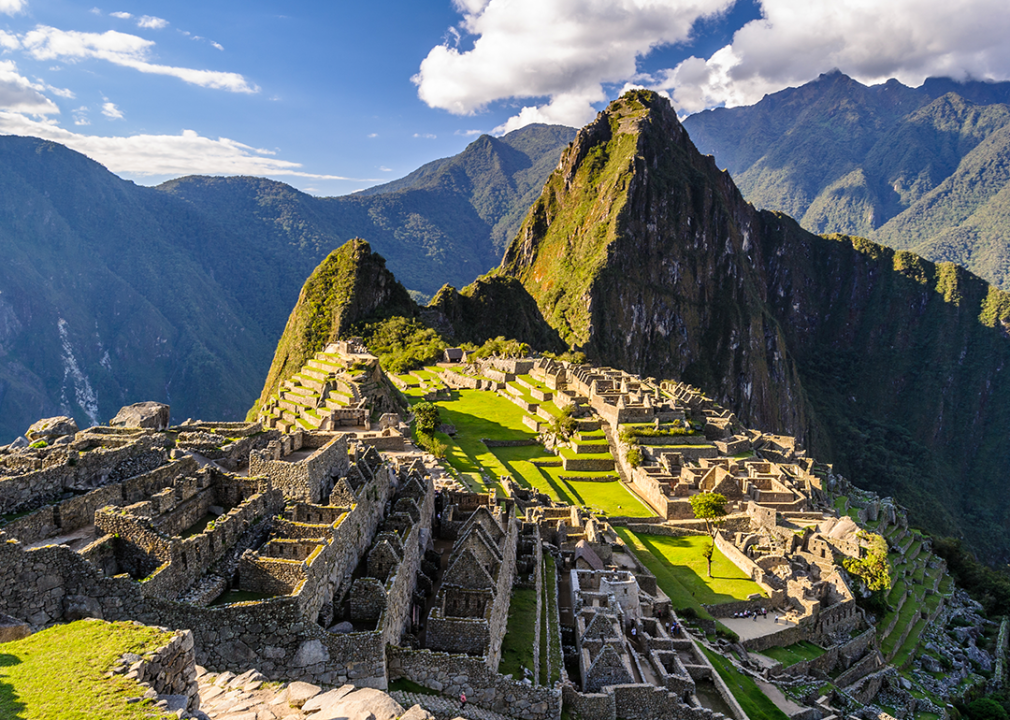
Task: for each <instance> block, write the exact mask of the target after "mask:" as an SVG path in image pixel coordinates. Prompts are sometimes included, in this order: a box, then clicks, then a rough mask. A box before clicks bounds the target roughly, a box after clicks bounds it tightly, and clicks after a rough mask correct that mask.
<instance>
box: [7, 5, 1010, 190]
mask: <svg viewBox="0 0 1010 720" xmlns="http://www.w3.org/2000/svg"><path fill="white" fill-rule="evenodd" d="M1002 2H1003V0H1000V1H999V2H996V0H962V1H961V2H960V3H959V4H958V7H957V8H956V9H955V8H952V7H950V6H953V5H954V4H953V3H944V4H940V3H931V2H923V0H892V1H891V2H889V3H886V4H885V3H866V2H863V1H862V0H834V1H833V2H821V1H820V0H806V1H805V2H796V1H795V0H740V1H739V2H733V0H444V1H443V0H424V1H423V2H417V0H414V1H413V2H406V1H396V2H394V1H392V0H390V1H387V2H371V3H355V2H345V1H342V0H341V1H336V2H334V1H327V2H323V1H318V2H290V1H289V2H271V1H268V0H253V1H250V0H243V2H232V1H231V0H216V1H215V2H201V3H195V2H190V1H189V0H177V1H176V2H172V3H165V2H161V3H155V2H143V1H139V0H126V1H124V2H117V3H115V4H112V5H104V4H100V5H95V4H93V3H78V2H72V1H71V0H0V133H3V134H32V135H39V136H43V137H49V138H51V139H54V140H56V141H59V142H63V143H65V144H67V145H69V146H71V147H73V148H75V149H77V150H80V151H81V152H85V153H86V154H88V155H89V156H91V157H93V158H95V159H96V160H99V161H100V162H102V163H103V164H105V165H106V166H108V167H110V169H112V170H113V171H114V172H116V173H117V174H119V175H121V176H123V177H126V178H129V179H132V180H135V181H137V182H141V183H145V184H153V183H156V182H160V181H162V180H165V179H167V178H169V177H175V176H178V175H183V174H190V173H202V174H255V175H265V176H268V177H273V178H276V179H278V180H282V181H284V182H288V183H290V184H292V185H294V186H295V187H298V188H300V189H303V190H306V191H308V192H312V193H315V194H320V195H338V194H344V193H348V192H352V191H354V190H356V189H359V188H363V187H367V186H369V185H374V184H376V183H378V182H384V181H388V180H392V179H394V178H396V177H401V176H402V175H404V174H406V173H408V172H410V171H411V170H413V169H415V168H416V167H418V166H419V165H421V164H423V163H425V162H428V161H430V160H433V159H435V158H438V157H444V156H447V155H451V154H454V153H457V152H459V151H460V150H462V149H463V147H465V145H466V144H467V143H468V142H469V141H470V140H472V139H473V137H474V136H475V135H476V134H478V133H480V132H497V133H501V132H505V131H507V130H509V129H513V128H516V127H520V126H522V125H523V124H525V123H527V122H559V123H563V124H568V125H575V126H577V125H582V124H584V123H585V122H587V121H588V120H590V119H591V118H592V116H593V114H594V113H595V112H596V111H597V110H599V109H600V108H602V107H603V106H604V105H605V103H606V102H607V101H608V100H609V99H612V98H614V97H616V96H617V95H618V94H620V92H621V91H622V89H624V88H625V87H629V86H634V85H638V86H645V87H651V88H654V89H656V90H659V91H661V92H665V93H667V94H668V95H669V96H670V97H671V98H672V99H673V100H674V102H675V104H676V105H677V107H678V109H679V110H680V111H681V112H682V113H686V112H693V111H697V110H700V109H703V108H705V107H712V106H717V105H723V104H726V105H739V104H749V103H752V102H756V101H757V100H759V99H760V98H761V97H762V96H763V95H764V94H765V93H767V92H774V91H776V90H779V89H782V88H784V87H788V86H790V85H798V84H801V83H803V82H806V81H808V80H811V79H813V78H815V77H816V76H817V75H818V74H819V73H821V72H824V71H827V70H830V69H833V68H836V67H837V68H839V69H841V70H843V71H844V72H847V73H848V74H850V75H852V76H853V77H856V78H857V79H859V80H861V81H863V82H867V83H872V82H880V81H883V80H885V79H887V78H888V77H892V76H894V77H898V78H899V79H900V80H902V81H903V82H906V83H907V84H911V85H916V84H918V83H919V82H921V80H922V79H923V78H925V77H926V76H928V75H953V76H957V77H965V76H968V75H970V76H973V77H982V78H993V79H1000V80H1002V79H1007V77H1008V74H1007V69H1008V68H1010V50H1008V49H1007V48H1005V47H1004V45H1005V43H1004V41H1003V38H1005V37H1007V35H1008V33H1010V19H1008V18H1010V13H1006V12H1005V8H1003V7H1001V5H1002ZM878 6H879V7H878ZM923 38H927V39H928V41H927V40H924V39H923Z"/></svg>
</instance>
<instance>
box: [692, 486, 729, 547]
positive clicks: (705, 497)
mask: <svg viewBox="0 0 1010 720" xmlns="http://www.w3.org/2000/svg"><path fill="white" fill-rule="evenodd" d="M691 509H692V510H694V516H695V517H696V518H698V519H699V520H704V521H705V530H706V531H707V532H708V534H709V535H711V536H713V537H714V536H715V520H717V519H718V518H721V517H723V516H724V515H725V514H726V496H725V495H722V494H721V493H714V492H702V493H698V494H697V495H692V496H691Z"/></svg>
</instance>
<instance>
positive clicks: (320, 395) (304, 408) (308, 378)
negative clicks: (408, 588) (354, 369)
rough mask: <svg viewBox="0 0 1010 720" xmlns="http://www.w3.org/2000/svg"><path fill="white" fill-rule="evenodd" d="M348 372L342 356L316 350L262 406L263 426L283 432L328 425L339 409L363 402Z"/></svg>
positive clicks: (316, 428) (314, 428)
mask: <svg viewBox="0 0 1010 720" xmlns="http://www.w3.org/2000/svg"><path fill="white" fill-rule="evenodd" d="M346 372H347V367H346V364H345V362H344V361H343V360H342V359H341V358H340V357H339V356H337V355H334V354H331V353H326V352H320V353H316V355H315V357H313V358H312V359H310V360H309V361H308V362H307V363H306V364H305V366H304V367H302V369H301V370H299V371H298V372H297V373H295V374H294V375H292V376H291V378H290V379H289V380H285V381H284V383H283V385H282V386H281V387H280V389H279V391H278V393H277V395H275V396H273V397H271V398H270V399H269V400H267V402H266V403H265V404H264V406H263V407H262V408H261V409H260V418H261V419H262V420H263V426H264V427H265V428H276V429H278V430H281V431H282V432H291V431H293V430H319V429H321V428H322V429H327V428H326V426H327V425H328V424H329V423H327V420H330V419H331V417H332V414H333V413H334V412H335V411H337V410H341V409H344V408H353V407H356V406H357V405H358V404H359V403H360V402H361V399H362V395H361V391H360V390H359V388H358V387H357V385H356V384H355V383H354V382H353V381H352V380H350V379H349V378H348V377H347V375H346Z"/></svg>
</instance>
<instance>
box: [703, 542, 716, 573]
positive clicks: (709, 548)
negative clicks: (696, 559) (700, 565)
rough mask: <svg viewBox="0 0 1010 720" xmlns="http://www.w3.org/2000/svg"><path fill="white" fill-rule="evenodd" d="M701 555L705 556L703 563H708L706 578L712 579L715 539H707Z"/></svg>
mask: <svg viewBox="0 0 1010 720" xmlns="http://www.w3.org/2000/svg"><path fill="white" fill-rule="evenodd" d="M702 554H703V555H704V556H705V562H707V563H708V576H709V577H712V555H714V554H715V538H709V539H708V544H707V545H705V549H704V550H703V551H702Z"/></svg>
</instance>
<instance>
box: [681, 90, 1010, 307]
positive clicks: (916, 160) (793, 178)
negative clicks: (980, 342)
mask: <svg viewBox="0 0 1010 720" xmlns="http://www.w3.org/2000/svg"><path fill="white" fill-rule="evenodd" d="M1008 101H1010V84H1008V83H986V82H977V81H970V82H957V81H954V80H950V79H949V78H930V79H928V80H927V81H926V82H924V83H923V85H922V86H921V87H919V88H909V87H906V86H904V85H902V84H901V83H899V82H897V81H896V80H890V81H888V82H887V83H884V84H882V85H876V86H871V87H867V86H865V85H862V84H861V83H858V82H856V81H855V80H852V79H851V78H849V77H847V76H845V75H843V74H841V73H838V72H835V73H830V74H827V75H822V76H821V77H819V78H818V79H817V80H815V81H813V82H811V83H808V84H806V85H804V86H802V87H799V88H790V89H787V90H783V91H781V92H779V93H775V94H773V95H768V96H766V97H765V98H764V99H763V100H762V101H760V102H759V103H757V104H755V105H753V106H749V107H740V108H730V109H727V108H720V109H717V110H712V111H705V112H702V113H698V114H696V115H692V116H690V117H688V118H686V119H685V121H684V125H685V127H687V129H688V131H689V132H690V133H691V137H692V138H693V139H694V141H695V142H696V143H697V144H698V147H699V149H700V150H701V151H702V152H705V153H711V154H714V155H715V157H716V160H717V162H718V164H719V165H720V166H722V167H726V168H727V169H728V170H729V171H730V172H731V173H732V174H733V176H734V178H735V179H736V181H737V183H738V185H739V187H740V189H741V191H742V192H743V193H744V196H745V197H746V198H747V199H748V200H749V201H751V202H753V203H754V204H755V205H757V206H759V207H763V208H768V209H772V210H778V211H781V212H786V213H788V214H790V215H792V216H793V217H796V218H798V219H799V220H800V223H801V224H802V225H803V227H805V228H807V229H808V230H811V231H813V232H819V233H824V232H843V233H850V234H858V235H863V236H865V237H869V238H871V239H873V240H876V241H878V242H881V243H883V244H885V245H888V246H891V247H894V248H896V249H911V250H914V251H915V252H916V253H918V254H920V255H922V256H924V257H926V258H929V259H931V260H935V261H946V262H956V263H958V264H960V265H963V266H964V267H966V268H968V269H969V270H972V271H973V272H975V273H977V274H978V275H980V276H981V277H984V278H986V279H987V280H989V281H990V282H993V283H994V284H996V285H999V286H1001V287H1004V288H1006V287H1010V275H1008V271H1010V259H1008V258H1007V250H1006V245H1007V243H1006V240H1005V238H1006V237H1007V233H1008V231H1010V224H1008V216H1010V208H1008V207H1007V201H1008V199H1007V197H1006V196H1005V195H1004V194H1003V193H1002V192H1001V191H1002V189H1003V188H1004V187H1005V186H1006V181H1007V172H1006V170H1005V166H1006V164H1007V162H1008V159H1010V130H1008V129H1007V125H1008V120H1010V105H1007V104H1006V103H1007V102H1008Z"/></svg>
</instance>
